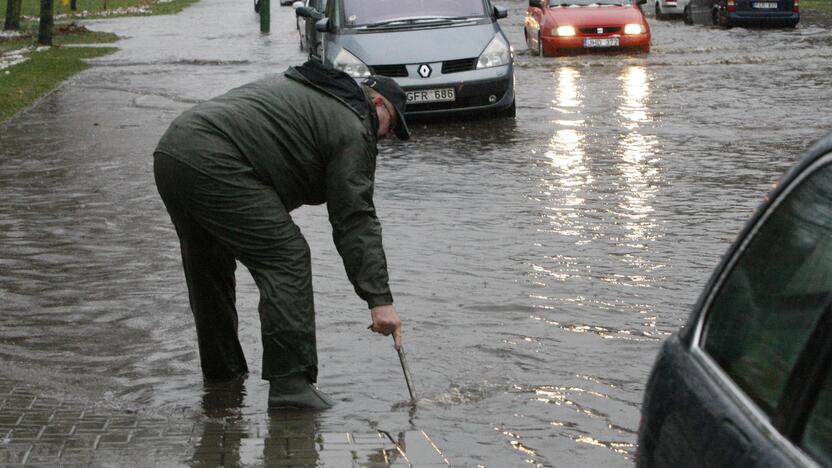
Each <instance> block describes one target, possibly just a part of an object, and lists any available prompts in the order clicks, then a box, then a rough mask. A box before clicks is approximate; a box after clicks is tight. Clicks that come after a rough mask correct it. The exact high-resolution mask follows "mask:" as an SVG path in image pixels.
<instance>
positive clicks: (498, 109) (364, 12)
mask: <svg viewBox="0 0 832 468" xmlns="http://www.w3.org/2000/svg"><path fill="white" fill-rule="evenodd" d="M295 11H296V13H297V14H298V15H300V16H303V17H304V18H309V19H310V20H312V21H315V28H314V30H310V29H304V30H303V32H304V33H305V34H307V35H308V37H307V40H306V41H304V43H306V44H308V45H307V49H308V51H309V53H310V57H311V58H312V59H315V60H320V61H321V62H323V63H324V64H325V65H328V66H332V67H334V68H337V69H340V70H343V71H344V72H346V73H348V74H350V75H351V76H353V77H354V78H355V79H356V80H361V79H363V78H365V77H367V76H369V75H370V74H378V75H385V76H389V77H391V78H393V79H395V80H396V81H397V82H398V83H399V85H400V86H401V87H402V88H403V89H404V91H405V93H407V98H408V102H407V111H406V112H407V115H408V117H414V116H443V117H449V116H466V117H467V116H470V115H473V114H484V115H495V114H498V115H499V114H502V115H508V116H514V114H515V100H514V54H513V51H512V50H511V46H510V44H509V41H508V38H507V37H506V35H505V34H504V33H503V31H502V29H501V28H500V25H499V24H498V22H497V20H498V19H501V18H505V17H506V15H507V10H506V9H505V8H503V7H500V6H495V5H492V4H491V1H490V0H457V1H452V2H451V1H446V0H420V1H418V2H412V1H399V0H329V1H328V2H326V7H325V10H324V11H323V12H320V11H316V10H314V9H310V8H296V10H295Z"/></svg>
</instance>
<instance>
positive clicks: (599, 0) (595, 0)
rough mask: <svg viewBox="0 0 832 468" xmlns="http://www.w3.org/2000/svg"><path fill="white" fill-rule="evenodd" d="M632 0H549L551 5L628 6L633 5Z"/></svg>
mask: <svg viewBox="0 0 832 468" xmlns="http://www.w3.org/2000/svg"><path fill="white" fill-rule="evenodd" d="M631 4H632V0H549V6H550V7H554V6H562V7H568V6H607V5H612V6H626V5H631Z"/></svg>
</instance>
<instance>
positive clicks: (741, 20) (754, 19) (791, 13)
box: [683, 0, 800, 28]
mask: <svg viewBox="0 0 832 468" xmlns="http://www.w3.org/2000/svg"><path fill="white" fill-rule="evenodd" d="M683 15H684V18H685V23H687V24H694V23H696V24H713V25H718V26H722V27H725V28H730V27H732V26H774V27H788V28H793V27H795V26H797V23H798V22H799V21H800V0H690V1H689V2H688V4H687V6H686V7H685V10H684V12H683Z"/></svg>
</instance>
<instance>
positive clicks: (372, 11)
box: [343, 0, 572, 27]
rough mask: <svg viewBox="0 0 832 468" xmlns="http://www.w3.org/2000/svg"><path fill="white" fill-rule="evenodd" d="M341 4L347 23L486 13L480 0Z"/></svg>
mask: <svg viewBox="0 0 832 468" xmlns="http://www.w3.org/2000/svg"><path fill="white" fill-rule="evenodd" d="M570 1H572V0H570ZM343 5H344V18H345V19H346V21H347V24H348V25H349V26H351V27H353V26H362V25H367V24H375V23H386V22H394V21H396V20H414V19H435V18H474V17H477V18H481V17H485V16H488V14H487V13H486V9H485V2H484V0H456V1H453V2H449V1H447V0H344V3H343Z"/></svg>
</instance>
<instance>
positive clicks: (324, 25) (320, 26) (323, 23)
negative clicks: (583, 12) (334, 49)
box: [315, 0, 646, 33]
mask: <svg viewBox="0 0 832 468" xmlns="http://www.w3.org/2000/svg"><path fill="white" fill-rule="evenodd" d="M645 1H646V0H645ZM319 14H320V13H319ZM321 16H323V15H321ZM315 31H318V32H322V33H328V32H332V23H331V22H330V21H329V18H321V19H319V20H318V21H317V22H316V23H315Z"/></svg>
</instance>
